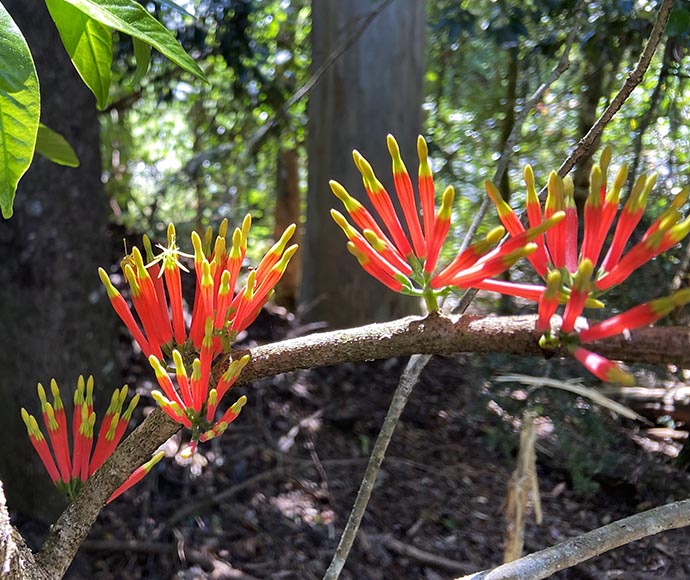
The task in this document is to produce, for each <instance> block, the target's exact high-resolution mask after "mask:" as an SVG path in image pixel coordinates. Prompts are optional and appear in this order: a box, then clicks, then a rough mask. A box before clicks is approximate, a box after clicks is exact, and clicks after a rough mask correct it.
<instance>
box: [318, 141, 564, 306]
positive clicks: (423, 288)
mask: <svg viewBox="0 0 690 580" xmlns="http://www.w3.org/2000/svg"><path fill="white" fill-rule="evenodd" d="M387 141H388V151H389V153H390V156H391V160H392V166H393V182H394V186H395V193H396V196H397V198H398V201H399V203H400V207H401V209H402V218H403V219H402V220H401V219H400V217H399V215H398V213H397V211H396V209H395V207H394V205H393V201H392V199H391V196H390V195H389V194H388V192H387V191H386V189H385V188H384V186H383V185H382V184H381V182H380V181H379V180H378V179H377V178H376V175H375V174H374V171H373V169H372V167H371V165H370V164H369V163H368V162H367V160H366V159H364V157H362V155H360V153H359V152H357V151H354V152H353V158H354V162H355V165H356V167H357V169H358V170H359V172H360V173H361V175H362V181H363V183H364V189H365V190H366V192H367V195H368V196H369V200H370V201H371V203H372V205H373V207H374V209H375V211H376V213H377V214H378V217H379V219H380V223H381V225H379V221H378V220H377V219H376V218H375V217H374V216H373V215H372V214H371V213H370V212H369V211H368V210H367V209H366V208H365V207H364V206H363V205H362V204H361V203H360V202H359V201H357V200H356V199H355V198H354V197H352V196H351V195H350V194H349V193H348V192H347V191H346V190H345V188H344V187H343V186H342V185H341V184H340V183H338V182H337V181H331V182H330V186H331V190H332V191H333V193H334V194H335V196H336V197H337V198H338V199H339V200H340V201H341V202H342V203H343V205H344V207H345V210H346V211H347V213H348V214H349V216H350V218H351V219H352V221H353V222H354V223H355V225H356V226H357V228H359V229H357V228H355V227H354V226H352V225H351V224H350V223H349V222H348V220H347V219H346V218H345V216H344V215H343V214H341V213H340V212H338V211H336V210H331V216H332V217H333V220H334V221H335V222H336V223H337V224H338V226H340V228H341V229H342V230H343V232H344V233H345V235H346V236H347V239H348V243H347V248H348V250H349V251H350V253H351V254H353V255H354V256H355V258H357V260H358V262H359V263H360V265H361V266H362V268H364V270H366V271H367V272H368V273H369V274H371V275H372V276H373V277H375V278H376V279H377V280H379V281H380V282H381V283H382V284H384V285H386V286H387V287H388V288H390V289H391V290H393V291H395V292H401V293H404V294H410V295H413V296H423V297H424V299H425V301H426V304H427V307H428V309H429V311H435V310H438V300H437V299H438V296H440V295H442V294H444V293H447V292H448V291H449V289H450V288H452V287H460V288H470V287H474V286H476V285H477V284H479V283H481V282H482V281H483V280H484V279H486V278H489V277H491V276H496V275H498V274H500V273H501V272H503V271H504V270H506V269H508V268H509V267H510V266H512V265H513V264H514V263H515V262H516V261H517V260H519V259H520V258H522V257H524V256H528V255H530V254H532V253H533V252H535V251H536V250H537V245H536V244H534V243H533V240H535V239H536V238H538V237H539V236H540V235H541V234H542V233H543V232H544V231H546V230H548V229H549V228H550V227H552V226H554V225H555V224H557V223H559V222H560V221H561V220H563V219H564V217H565V214H564V213H563V212H555V213H554V214H553V215H551V216H549V218H548V219H546V220H544V221H543V222H542V223H540V224H538V225H536V227H534V228H530V229H528V230H526V231H523V232H522V234H521V235H520V236H518V237H516V238H514V239H512V240H510V242H508V243H506V244H502V245H501V246H499V247H496V245H497V244H498V242H499V241H500V240H501V238H502V237H503V236H504V234H505V230H504V228H503V227H500V226H499V227H498V228H496V229H494V230H492V231H491V232H490V233H489V234H488V235H487V236H486V239H484V240H481V241H479V242H477V243H475V244H474V245H472V246H471V247H469V248H468V249H467V250H465V251H464V252H462V253H461V254H459V255H458V256H457V257H456V258H455V259H454V260H453V261H452V262H451V263H450V264H448V265H447V266H446V267H445V268H442V269H441V270H440V271H439V272H436V269H437V268H436V266H437V262H438V258H439V255H440V253H441V249H442V247H443V243H444V242H445V239H446V236H447V235H448V231H449V229H450V221H451V214H452V205H453V199H454V197H455V192H454V190H453V188H452V187H447V188H446V190H445V191H444V192H443V195H442V197H441V205H440V207H439V208H438V209H437V208H436V201H435V188H434V178H433V175H432V172H431V167H430V165H429V159H428V148H427V144H426V142H425V141H424V138H423V137H421V136H420V137H419V138H418V140H417V153H418V156H419V171H418V181H417V184H418V190H419V203H417V200H416V198H415V191H414V188H413V185H412V180H411V179H410V176H409V174H408V172H407V169H406V167H405V164H404V163H403V160H402V158H401V156H400V149H399V147H398V143H397V142H396V140H395V139H394V138H393V136H392V135H388V138H387ZM420 210H421V212H420ZM420 214H421V215H420ZM403 221H404V224H405V227H406V228H407V229H405V227H403Z"/></svg>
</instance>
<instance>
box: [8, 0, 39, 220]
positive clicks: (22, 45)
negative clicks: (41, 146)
mask: <svg viewBox="0 0 690 580" xmlns="http://www.w3.org/2000/svg"><path fill="white" fill-rule="evenodd" d="M40 115H41V96H40V93H39V88H38V76H37V75H36V67H35V66H34V61H33V58H31V52H30V51H29V47H28V46H27V44H26V40H24V36H22V33H21V31H20V30H19V28H18V27H17V25H16V24H15V22H14V20H12V17H11V16H10V15H9V14H8V13H7V10H5V7H4V6H3V5H2V4H0V210H2V215H3V216H4V217H6V218H9V217H11V216H12V202H13V201H14V194H15V192H16V191H17V183H18V182H19V180H20V179H21V177H22V175H24V173H25V172H26V170H27V169H28V168H29V165H31V160H32V159H33V156H34V148H35V146H36V134H37V133H38V120H39V118H40Z"/></svg>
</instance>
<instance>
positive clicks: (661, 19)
mask: <svg viewBox="0 0 690 580" xmlns="http://www.w3.org/2000/svg"><path fill="white" fill-rule="evenodd" d="M673 1H674V0H664V1H663V3H662V5H661V8H659V14H658V15H657V19H656V22H655V23H654V26H653V27H652V31H651V32H650V34H649V38H648V39H647V43H646V44H645V47H644V49H643V51H642V54H641V55H640V58H639V60H638V61H637V64H636V65H635V68H633V70H632V71H631V72H630V73H629V74H628V76H627V78H626V79H625V82H624V83H623V86H622V87H621V88H620V90H619V91H618V93H617V94H616V96H615V97H614V98H613V100H612V101H611V103H610V104H609V106H608V107H606V109H605V110H604V112H603V113H602V114H601V116H600V117H599V118H598V119H597V120H596V122H595V123H594V125H592V127H591V129H590V130H589V131H587V134H586V135H585V136H584V137H582V139H580V141H579V142H578V144H577V146H576V147H575V149H573V151H572V152H571V153H570V155H568V157H567V158H566V159H565V161H563V163H562V164H561V166H560V167H559V168H558V175H560V176H561V177H564V176H565V175H567V174H568V172H569V171H570V170H571V169H572V168H573V167H574V165H575V163H577V161H578V160H580V159H581V158H582V157H583V156H584V155H585V154H586V153H587V151H588V150H589V148H590V147H592V145H593V144H594V143H595V142H596V140H597V139H598V138H599V136H600V135H601V133H602V132H603V131H604V128H605V127H606V125H607V124H608V123H609V122H610V121H611V119H613V117H614V115H615V114H616V113H618V111H619V110H620V108H621V107H622V106H623V103H624V102H625V101H626V100H627V98H628V97H629V96H630V93H632V91H633V90H634V89H635V87H637V85H639V84H640V83H641V82H642V79H643V78H644V75H645V73H646V72H647V69H648V68H649V64H650V62H651V60H652V57H653V56H654V53H655V52H656V49H657V47H658V46H659V43H660V42H661V37H662V36H663V32H664V28H665V27H666V23H667V22H668V18H669V15H670V14H671V9H672V8H673ZM579 9H580V10H581V9H582V4H581V5H580V6H579ZM579 20H580V19H579V15H578V22H579ZM577 29H579V26H575V27H573V30H571V33H570V34H571V35H573V33H574V32H575V31H576V30H577ZM569 48H570V45H566V52H564V54H563V55H562V56H561V61H559V64H558V66H557V67H556V69H555V70H554V73H555V72H556V71H557V70H558V68H559V67H560V66H561V64H562V61H563V60H564V59H563V57H564V56H565V57H566V58H565V62H566V63H567V64H569V63H568V61H567V51H568V50H569ZM566 69H567V66H566ZM564 70H565V69H564ZM561 74H562V73H561ZM552 76H553V73H552ZM559 76H560V75H559ZM555 78H558V76H556V77H555ZM555 78H554V80H555ZM551 82H553V81H551ZM544 84H546V83H544ZM542 86H544V85H542ZM541 88H542V87H539V89H537V90H540V89H541ZM546 88H548V85H546V87H545V88H544V90H546ZM540 96H541V95H540ZM529 104H530V107H529V108H528V107H527V106H526V107H525V109H524V110H526V111H529V109H530V108H531V107H532V106H534V105H535V104H536V100H535V102H532V99H530V101H529ZM518 121H519V122H518ZM523 122H524V119H522V118H520V117H518V119H516V123H515V127H514V128H513V131H515V132H516V135H517V132H518V131H519V130H520V129H521V127H522V123H523ZM511 137H513V135H512V134H511ZM513 144H514V143H512V142H511V138H509V139H508V141H507V142H506V147H504V150H503V152H502V154H501V159H499V164H498V167H497V168H496V175H498V171H499V169H500V167H501V161H502V160H503V156H504V154H505V153H506V148H507V147H508V146H509V145H510V147H511V148H512V146H513ZM507 164H508V161H507V160H506V161H505V166H507ZM503 171H505V168H504V169H503ZM501 175H502V174H501ZM499 179H500V177H499ZM493 181H494V183H495V182H496V181H497V178H496V176H494V180H493ZM545 195H546V186H544V187H543V188H542V190H541V191H540V192H539V197H540V199H541V200H542V201H544V199H545ZM489 204H490V200H489V199H487V198H485V199H484V201H483V202H482V205H481V207H480V208H479V212H478V213H477V215H476V216H475V218H474V219H473V221H472V224H471V225H470V229H469V230H468V231H467V234H465V239H464V240H463V242H462V246H461V248H462V250H465V249H466V248H467V247H468V246H469V245H470V242H471V241H472V238H473V237H474V235H475V234H476V232H477V229H479V225H480V223H481V220H482V219H483V218H484V214H485V213H486V211H487V209H488V207H489ZM523 218H524V216H523ZM476 295H477V290H475V289H470V290H468V291H467V292H465V294H464V295H463V296H462V298H461V299H460V302H459V303H458V305H457V306H456V307H455V309H454V310H453V312H454V313H456V314H462V313H463V312H465V310H467V308H468V307H469V305H470V304H471V302H472V300H474V297H475V296H476Z"/></svg>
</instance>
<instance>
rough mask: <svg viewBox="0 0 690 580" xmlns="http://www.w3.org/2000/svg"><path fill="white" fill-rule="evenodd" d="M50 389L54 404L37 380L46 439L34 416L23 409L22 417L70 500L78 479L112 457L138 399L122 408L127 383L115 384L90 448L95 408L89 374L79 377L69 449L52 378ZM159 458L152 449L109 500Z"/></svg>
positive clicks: (63, 414) (62, 409)
mask: <svg viewBox="0 0 690 580" xmlns="http://www.w3.org/2000/svg"><path fill="white" fill-rule="evenodd" d="M50 391H51V393H52V395H53V402H52V404H51V403H50V402H48V399H47V397H46V392H45V389H44V388H43V385H41V384H40V383H39V384H38V398H39V399H40V401H41V413H42V415H43V424H44V425H45V428H46V430H47V432H48V438H49V439H50V447H52V453H51V450H50V447H49V446H48V441H47V440H46V438H45V437H44V436H43V433H42V432H41V428H40V427H39V426H38V421H36V418H35V417H34V416H33V415H30V414H29V412H28V411H27V410H26V409H24V408H22V419H23V420H24V423H25V424H26V429H27V431H28V433H29V439H30V440H31V444H32V445H33V447H34V449H35V450H36V452H37V453H38V455H39V457H40V458H41V461H42V462H43V465H45V468H46V470H47V471H48V474H49V475H50V478H51V479H52V480H53V483H54V484H55V486H56V487H57V488H58V489H59V490H60V491H61V492H62V493H63V494H64V495H66V496H67V497H68V498H69V499H70V500H73V499H74V498H75V497H76V495H77V493H78V491H79V489H80V488H81V486H82V484H83V483H84V482H85V481H86V480H87V479H88V478H89V477H90V476H91V475H93V473H94V472H95V471H96V470H97V469H98V468H99V467H100V466H101V465H103V463H104V462H105V460H106V459H108V457H110V456H111V455H112V453H113V451H115V448H116V447H117V445H118V443H119V442H120V440H121V439H122V436H123V435H124V433H125V430H126V429H127V425H128V424H129V420H130V418H131V417H132V412H133V411H134V408H135V407H136V406H137V403H138V402H139V395H135V396H134V397H132V400H131V401H130V402H129V405H128V406H127V408H126V409H125V410H124V412H123V408H124V403H125V399H126V398H127V392H128V389H127V385H125V386H124V387H122V389H115V391H114V392H113V395H112V398H111V399H110V405H108V409H107V410H106V412H105V417H104V419H103V421H102V423H101V426H100V429H99V431H98V438H97V440H96V446H95V447H94V444H93V443H94V442H93V439H94V430H95V429H94V428H95V424H96V413H95V412H94V410H93V377H89V378H88V379H87V380H86V381H85V380H84V377H83V376H80V377H79V380H78V381H77V388H76V389H75V391H74V411H73V413H72V424H71V431H72V453H70V448H69V437H68V432H69V431H70V426H68V419H67V413H66V412H65V406H64V405H63V402H62V398H61V397H60V389H59V387H58V384H57V382H56V381H55V379H52V380H51V381H50ZM162 457H163V452H159V453H156V454H155V455H154V456H153V457H152V458H151V459H150V460H149V461H147V462H146V463H145V464H144V465H142V466H141V467H139V468H138V469H137V470H136V471H134V473H132V475H131V476H130V477H129V478H128V479H127V481H125V482H124V483H123V484H122V485H121V486H120V487H118V488H117V489H116V490H115V491H114V492H113V494H112V495H111V496H110V499H109V500H108V503H110V502H111V501H113V500H114V499H115V498H116V497H118V496H119V495H120V494H122V493H123V492H125V491H127V490H128V489H129V488H130V487H132V486H133V485H135V484H136V483H138V482H139V481H141V479H142V478H143V477H144V476H145V475H146V474H147V473H148V472H149V471H151V469H152V468H153V466H154V465H155V464H156V463H158V462H159V461H160V460H161V458H162Z"/></svg>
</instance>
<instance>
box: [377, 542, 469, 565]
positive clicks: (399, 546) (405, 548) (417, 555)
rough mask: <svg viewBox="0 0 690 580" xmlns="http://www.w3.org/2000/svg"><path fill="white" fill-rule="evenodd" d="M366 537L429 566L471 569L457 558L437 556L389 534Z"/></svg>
mask: <svg viewBox="0 0 690 580" xmlns="http://www.w3.org/2000/svg"><path fill="white" fill-rule="evenodd" d="M368 538H369V539H370V540H374V541H377V540H378V541H380V542H381V544H382V545H383V546H385V547H386V548H388V549H389V550H390V551H391V552H395V553H396V554H399V555H401V556H406V557H408V558H413V559H414V560H417V561H418V562H422V563H423V564H427V565H429V566H436V567H437V568H445V569H446V570H451V571H452V572H469V571H470V570H472V569H473V567H472V565H471V564H469V563H467V562H458V561H457V560H451V559H450V558H444V557H443V556H437V555H436V554H432V553H431V552H427V551H426V550H422V549H421V548H418V547H417V546H412V545H410V544H406V543H405V542H401V541H400V540H397V539H396V538H393V537H391V536H389V535H383V536H368Z"/></svg>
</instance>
